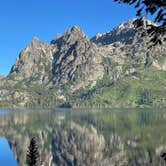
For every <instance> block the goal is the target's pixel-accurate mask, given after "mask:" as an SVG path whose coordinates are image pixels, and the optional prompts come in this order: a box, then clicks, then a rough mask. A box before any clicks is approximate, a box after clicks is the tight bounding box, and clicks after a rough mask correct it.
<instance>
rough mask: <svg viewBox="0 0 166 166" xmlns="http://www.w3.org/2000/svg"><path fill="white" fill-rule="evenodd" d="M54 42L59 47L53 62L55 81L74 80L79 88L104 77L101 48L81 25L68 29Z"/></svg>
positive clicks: (62, 82) (63, 82) (65, 81)
mask: <svg viewBox="0 0 166 166" xmlns="http://www.w3.org/2000/svg"><path fill="white" fill-rule="evenodd" d="M52 44H54V45H55V46H56V47H57V52H56V53H55V54H54V62H53V82H54V83H61V84H65V83H68V82H73V83H74V84H75V89H79V88H81V87H84V86H85V85H87V84H89V83H90V82H91V81H92V82H93V81H95V80H97V79H101V78H102V77H103V75H104V68H103V66H102V65H101V62H102V58H101V54H100V53H99V49H98V48H97V46H96V45H95V44H94V43H92V42H90V40H89V39H88V37H87V36H86V35H85V34H84V32H83V31H82V30H81V29H80V28H79V27H77V26H74V27H72V28H71V29H68V30H67V31H66V32H65V33H64V35H63V36H61V37H59V38H58V39H57V40H55V41H53V42H52Z"/></svg>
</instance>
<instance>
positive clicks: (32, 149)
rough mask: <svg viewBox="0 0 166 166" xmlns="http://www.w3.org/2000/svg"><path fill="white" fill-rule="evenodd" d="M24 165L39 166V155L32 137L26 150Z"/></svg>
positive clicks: (35, 141) (34, 139)
mask: <svg viewBox="0 0 166 166" xmlns="http://www.w3.org/2000/svg"><path fill="white" fill-rule="evenodd" d="M26 163H27V165H28V166H40V155H39V150H38V145H37V140H36V138H35V137H33V138H32V139H31V141H30V145H29V147H28V150H27V156H26Z"/></svg>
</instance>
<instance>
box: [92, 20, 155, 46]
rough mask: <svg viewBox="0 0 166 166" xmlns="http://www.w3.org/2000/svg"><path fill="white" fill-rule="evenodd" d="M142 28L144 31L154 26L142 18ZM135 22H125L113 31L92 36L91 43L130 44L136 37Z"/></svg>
mask: <svg viewBox="0 0 166 166" xmlns="http://www.w3.org/2000/svg"><path fill="white" fill-rule="evenodd" d="M142 20H143V26H142V29H146V28H147V25H155V26H157V25H156V24H154V23H153V22H151V21H150V20H148V19H146V18H143V19H142ZM136 21H137V19H136V18H134V19H131V20H129V21H127V22H123V23H121V24H120V25H119V26H117V27H115V28H114V29H111V30H110V31H108V32H106V33H98V34H96V36H94V37H93V38H92V39H91V41H92V42H94V43H96V44H101V45H109V44H112V43H115V42H120V43H123V44H130V45H131V44H132V42H133V40H134V38H135V37H136V36H137V35H136V33H137V32H136V30H135V26H136Z"/></svg>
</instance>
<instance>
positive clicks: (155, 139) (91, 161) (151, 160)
mask: <svg viewBox="0 0 166 166" xmlns="http://www.w3.org/2000/svg"><path fill="white" fill-rule="evenodd" d="M33 137H35V138H36V144H37V147H38V152H39V153H40V157H39V159H40V161H41V162H42V164H43V165H44V166H77V165H78V166H110V165H111V166H115V165H121V166H123V165H124V166H128V165H129V166H130V165H131V166H137V165H138V166H142V165H147V166H156V165H157V166H158V165H159V166H160V165H161V166H162V165H164V164H165V161H164V160H163V158H162V157H161V155H162V154H163V153H164V152H166V110H165V109H157V110H155V109H154V110H150V109H123V110H118V109H116V110H109V109H108V110H52V111H49V110H47V111H19V112H16V111H11V110H0V166H3V165H4V166H17V163H18V166H26V165H27V164H26V158H27V150H28V147H29V144H30V140H31V139H32V138H33ZM16 161H17V162H16Z"/></svg>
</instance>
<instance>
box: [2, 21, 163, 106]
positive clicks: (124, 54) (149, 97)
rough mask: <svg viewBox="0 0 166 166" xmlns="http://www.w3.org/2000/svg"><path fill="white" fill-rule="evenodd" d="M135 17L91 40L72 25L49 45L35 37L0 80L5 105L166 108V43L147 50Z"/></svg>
mask: <svg viewBox="0 0 166 166" xmlns="http://www.w3.org/2000/svg"><path fill="white" fill-rule="evenodd" d="M135 20H136V19H132V20H130V21H128V22H126V23H122V24H120V25H119V26H118V27H116V28H114V29H113V30H110V31H109V32H107V33H103V34H97V35H96V36H94V37H93V38H92V39H89V38H88V37H87V36H86V35H85V33H84V32H83V30H82V29H81V28H79V27H78V26H73V27H72V28H71V29H68V30H66V32H65V33H64V34H63V35H58V36H57V38H56V39H53V40H52V41H51V42H50V44H48V43H42V42H40V41H39V39H37V38H36V37H34V38H33V40H32V41H31V42H30V43H29V44H28V45H27V46H26V47H25V48H24V49H23V50H22V51H21V52H20V54H19V56H18V57H17V59H16V62H15V64H14V65H13V67H12V69H11V71H10V73H9V75H8V76H7V77H5V78H1V77H0V106H1V107H17V108H22V107H24V108H25V107H28V108H52V107H55V106H70V107H100V108H101V107H137V106H143V107H144V106H148V107H149V106H150V107H151V106H156V107H158V106H161V107H162V106H165V103H166V95H165V94H166V93H165V92H166V43H163V44H162V45H161V46H156V47H154V48H152V49H151V50H150V49H148V44H147V42H148V41H149V38H148V37H141V31H143V30H144V29H146V27H147V26H146V25H147V24H153V23H152V22H150V21H148V20H146V19H144V26H143V27H142V30H140V31H139V32H138V31H136V30H135V25H134V24H135Z"/></svg>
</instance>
